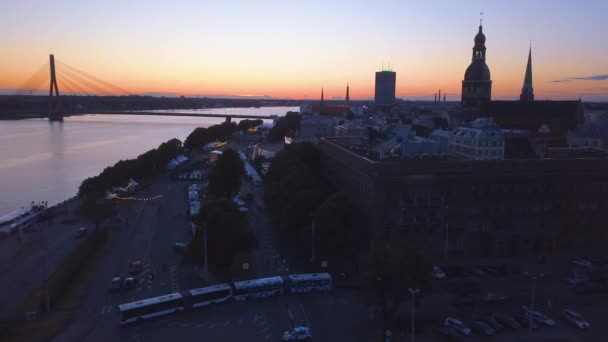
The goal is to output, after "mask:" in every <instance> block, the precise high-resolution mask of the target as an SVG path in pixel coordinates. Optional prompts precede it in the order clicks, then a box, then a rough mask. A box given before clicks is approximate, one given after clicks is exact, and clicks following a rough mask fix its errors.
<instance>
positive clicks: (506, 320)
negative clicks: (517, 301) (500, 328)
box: [492, 312, 521, 329]
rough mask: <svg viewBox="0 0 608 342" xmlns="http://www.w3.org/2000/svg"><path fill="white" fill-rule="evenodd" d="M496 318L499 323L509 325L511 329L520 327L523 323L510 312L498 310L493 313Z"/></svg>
mask: <svg viewBox="0 0 608 342" xmlns="http://www.w3.org/2000/svg"><path fill="white" fill-rule="evenodd" d="M492 317H493V318H494V319H496V320H497V321H498V323H500V324H502V325H504V326H507V327H509V328H511V329H519V328H521V323H519V321H517V320H516V319H515V318H514V317H512V316H511V315H509V314H506V313H503V312H496V313H494V314H493V315H492Z"/></svg>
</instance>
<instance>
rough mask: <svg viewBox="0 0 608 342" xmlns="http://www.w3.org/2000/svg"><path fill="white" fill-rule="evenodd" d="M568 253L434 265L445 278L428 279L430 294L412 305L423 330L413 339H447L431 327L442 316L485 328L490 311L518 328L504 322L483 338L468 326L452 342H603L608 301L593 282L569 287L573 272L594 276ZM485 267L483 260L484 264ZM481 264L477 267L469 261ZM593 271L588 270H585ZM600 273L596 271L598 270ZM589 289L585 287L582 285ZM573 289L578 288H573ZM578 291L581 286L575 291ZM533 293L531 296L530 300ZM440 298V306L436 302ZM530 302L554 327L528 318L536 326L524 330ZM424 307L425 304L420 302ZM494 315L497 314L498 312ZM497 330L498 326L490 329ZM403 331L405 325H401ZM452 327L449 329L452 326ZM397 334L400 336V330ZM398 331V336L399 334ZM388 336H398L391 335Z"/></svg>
mask: <svg viewBox="0 0 608 342" xmlns="http://www.w3.org/2000/svg"><path fill="white" fill-rule="evenodd" d="M573 260H575V258H574V257H560V258H553V259H550V260H547V261H546V262H543V263H540V262H538V261H529V262H528V263H522V264H508V265H505V266H504V267H503V266H502V264H495V265H491V267H473V266H471V267H455V266H451V265H440V266H442V269H444V271H445V275H446V276H445V279H441V280H438V279H436V280H434V283H433V290H432V294H431V296H430V298H426V299H425V300H423V302H422V305H421V306H420V307H419V308H418V310H419V311H421V312H422V314H423V317H425V319H424V320H421V321H420V322H419V323H418V324H420V325H423V324H424V326H421V327H420V329H421V330H423V332H421V333H420V334H417V335H418V336H417V340H419V341H433V340H437V339H439V336H442V337H444V338H445V339H446V340H450V337H449V336H443V335H442V334H440V333H438V332H437V331H436V330H437V329H439V328H440V327H441V326H442V325H443V322H444V320H445V318H447V317H453V318H456V319H457V320H460V321H462V322H463V323H464V324H465V325H467V327H469V328H472V325H471V321H473V320H481V321H484V322H486V323H489V324H488V325H489V326H490V327H491V326H492V324H491V323H492V322H491V318H492V317H493V315H494V314H496V313H501V314H503V315H504V314H506V315H507V316H510V317H512V318H514V319H515V320H517V321H518V323H519V325H520V326H521V327H520V328H517V329H514V328H509V327H508V324H504V322H499V323H503V324H501V325H502V326H503V329H501V331H499V332H497V333H496V336H492V337H490V336H485V335H484V332H483V330H482V329H473V331H472V334H471V336H467V337H464V336H463V335H462V334H454V335H457V336H459V337H454V340H461V339H462V340H465V341H469V340H470V341H482V340H488V339H492V340H497V341H601V340H604V337H603V335H604V334H603V329H602V325H603V324H604V322H607V323H608V318H606V315H605V308H606V307H607V305H608V292H607V291H604V289H605V286H604V284H603V283H601V282H600V281H598V280H595V283H594V284H595V285H593V286H589V285H586V284H588V283H589V282H581V283H577V284H576V285H572V284H571V283H572V281H570V282H569V279H571V278H574V277H573V276H572V275H573V274H579V275H580V274H583V275H584V274H587V275H588V274H595V276H594V277H591V276H589V278H587V279H589V281H594V279H596V278H597V277H598V276H597V274H598V272H596V271H597V270H598V269H601V267H599V266H597V265H598V264H599V261H600V260H601V258H598V260H597V261H598V262H597V263H596V264H595V265H596V266H594V267H593V268H589V267H587V265H583V266H581V263H579V262H572V261H573ZM485 265H487V264H485ZM474 266H483V265H474ZM592 269H593V270H596V271H593V272H592V271H591V270H592ZM602 272H603V271H601V272H599V273H602ZM590 287H591V288H592V289H593V291H592V290H587V288H590ZM577 289H578V290H577ZM580 289H584V290H582V291H580ZM532 292H534V299H532ZM438 298H442V300H440V301H443V304H441V303H437V302H436V301H437V300H438ZM532 300H534V304H533V305H534V310H535V311H540V312H541V313H544V314H545V315H546V316H547V317H548V318H550V319H552V320H554V321H555V325H554V326H548V325H547V324H543V323H542V322H541V320H538V319H536V320H534V321H535V323H536V325H538V327H535V328H533V329H530V327H529V326H528V324H529V323H528V322H529V316H526V315H525V314H524V310H523V309H522V307H523V306H527V307H528V308H530V306H531V305H532V303H531V302H532ZM425 303H428V306H430V308H425V306H427V304H425ZM564 309H570V310H574V311H575V312H577V313H580V314H581V315H582V316H583V317H584V319H585V320H586V321H587V322H589V324H590V327H589V328H588V329H580V328H578V327H576V326H575V325H574V324H573V323H572V322H569V321H568V320H567V319H566V318H565V316H564V314H563V310H564ZM499 316H500V315H499ZM494 328H499V327H496V326H495V327H494ZM405 330H406V332H407V331H409V325H408V327H407V328H406V329H405ZM453 330H455V329H453ZM401 335H403V334H401ZM401 335H399V336H401ZM392 340H393V341H394V340H401V339H398V338H393V339H392Z"/></svg>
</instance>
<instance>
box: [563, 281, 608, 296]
mask: <svg viewBox="0 0 608 342" xmlns="http://www.w3.org/2000/svg"><path fill="white" fill-rule="evenodd" d="M572 290H573V291H574V293H576V294H594V293H606V292H608V288H607V287H606V286H604V285H602V284H600V283H596V282H591V281H588V282H585V283H581V284H578V285H576V286H574V287H572Z"/></svg>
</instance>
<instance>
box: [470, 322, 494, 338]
mask: <svg viewBox="0 0 608 342" xmlns="http://www.w3.org/2000/svg"><path fill="white" fill-rule="evenodd" d="M469 326H470V327H471V329H473V331H475V332H476V333H478V334H480V335H486V336H493V335H495V334H496V331H495V330H494V329H493V328H492V327H491V326H490V325H489V324H488V323H486V322H484V321H480V320H476V319H475V320H472V321H471V322H469Z"/></svg>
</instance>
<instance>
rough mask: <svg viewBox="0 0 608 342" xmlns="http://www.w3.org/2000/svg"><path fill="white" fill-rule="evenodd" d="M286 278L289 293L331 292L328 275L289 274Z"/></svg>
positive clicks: (329, 275) (329, 276)
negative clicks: (289, 289)
mask: <svg viewBox="0 0 608 342" xmlns="http://www.w3.org/2000/svg"><path fill="white" fill-rule="evenodd" d="M287 278H288V279H289V287H290V288H291V293H303V292H312V291H329V290H331V274H329V273H310V274H291V275H289V276H287Z"/></svg>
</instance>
